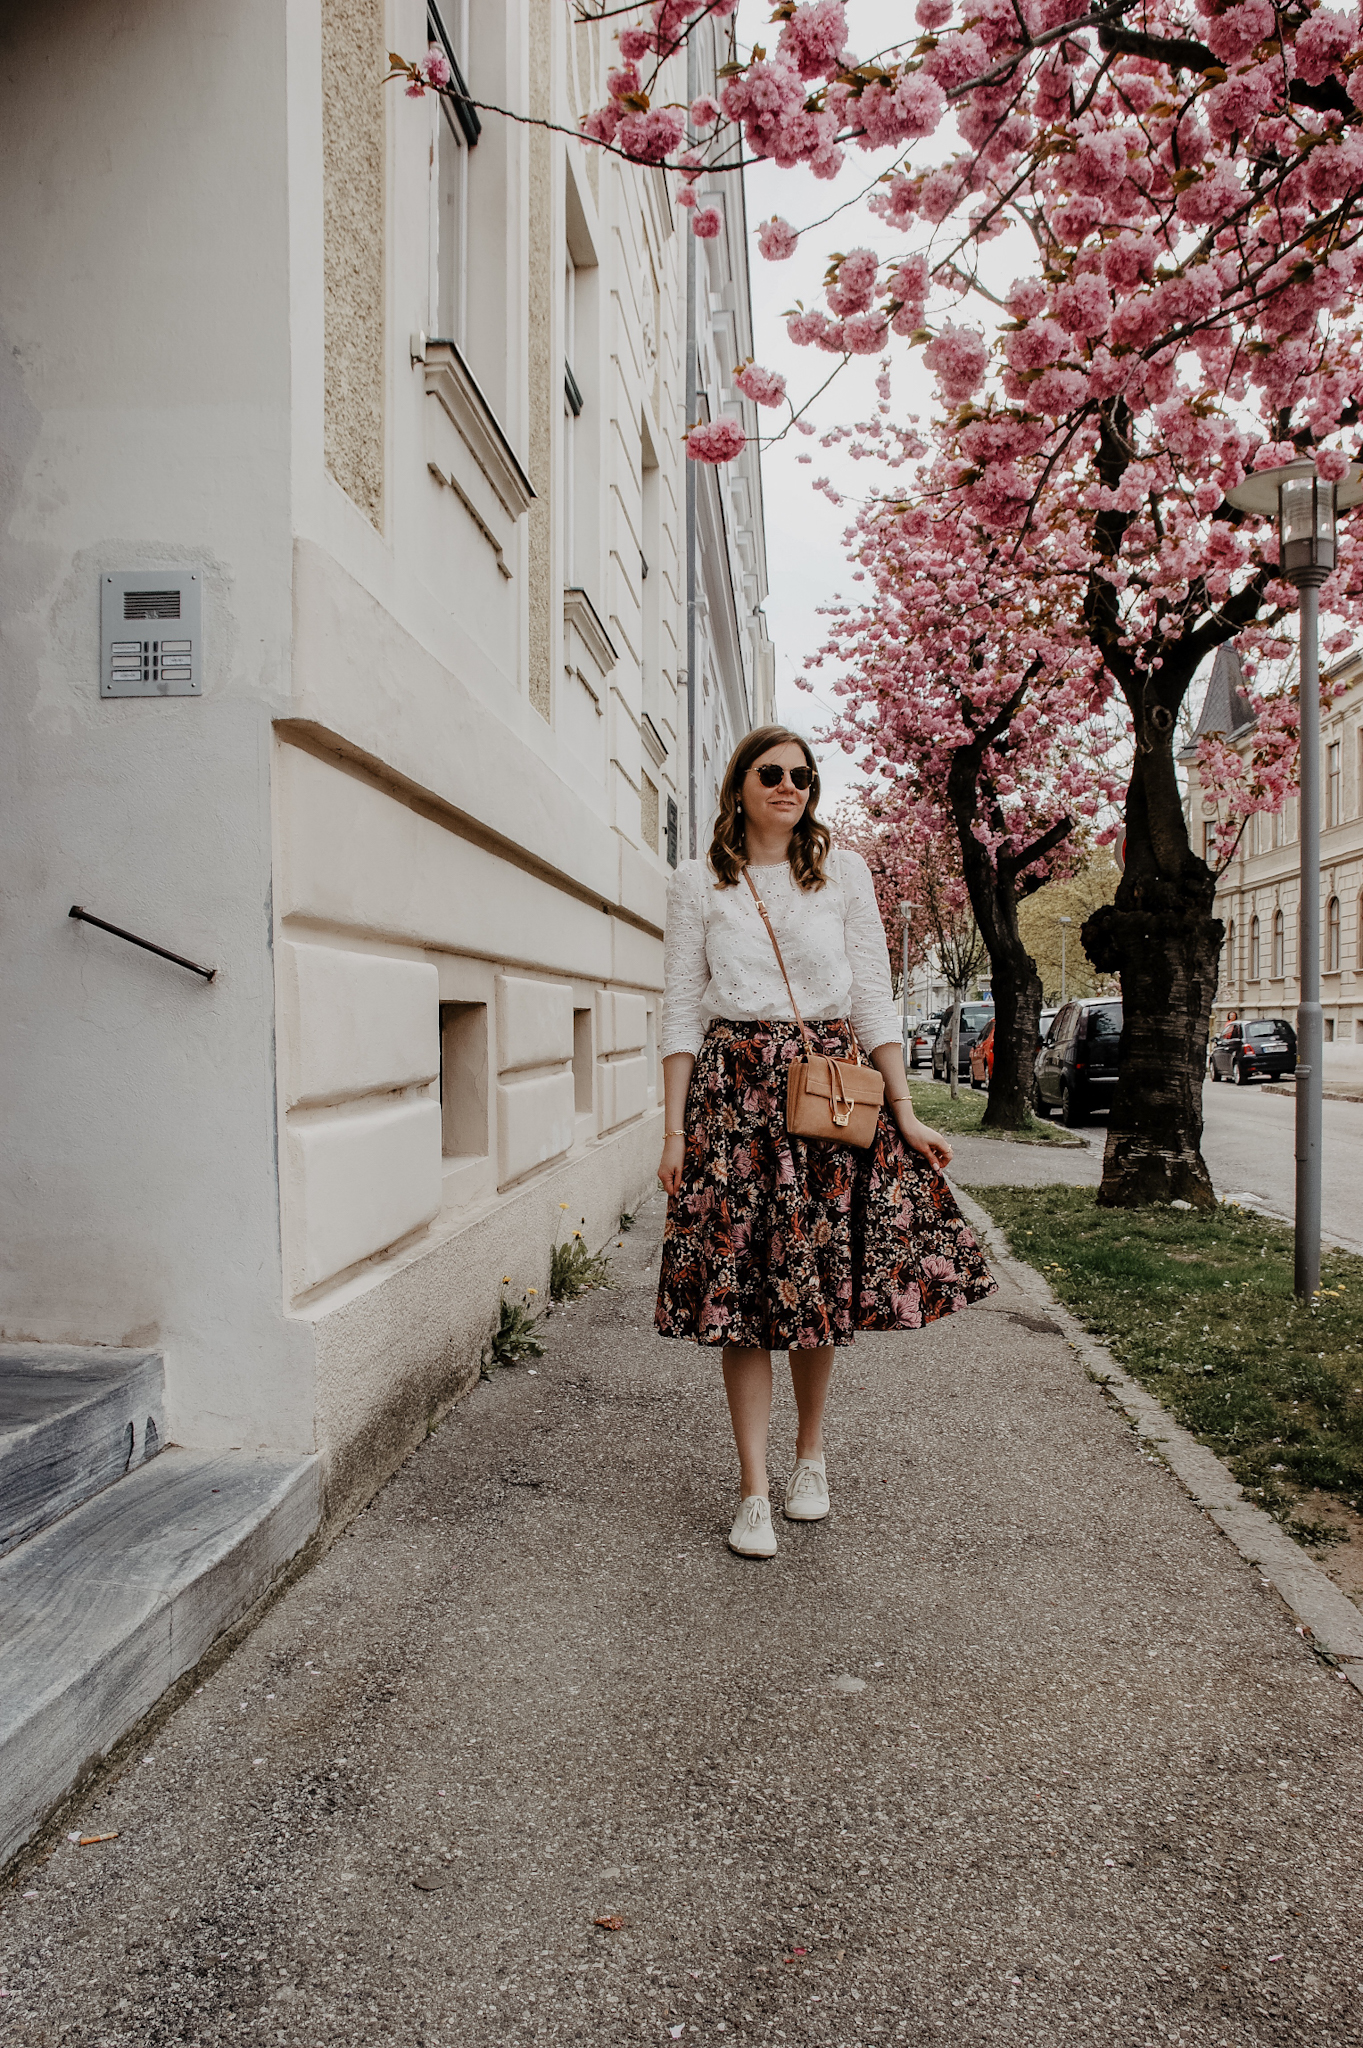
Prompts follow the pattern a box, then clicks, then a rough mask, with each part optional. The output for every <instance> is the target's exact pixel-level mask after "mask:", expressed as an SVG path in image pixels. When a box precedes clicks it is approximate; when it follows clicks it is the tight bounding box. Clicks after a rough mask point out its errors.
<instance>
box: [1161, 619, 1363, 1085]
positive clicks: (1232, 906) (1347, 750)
mask: <svg viewBox="0 0 1363 2048" xmlns="http://www.w3.org/2000/svg"><path fill="white" fill-rule="evenodd" d="M1325 681H1326V683H1327V685H1329V686H1330V687H1331V688H1332V691H1333V693H1334V694H1333V701H1332V702H1331V704H1330V706H1329V708H1328V709H1322V714H1321V768H1322V776H1321V820H1320V825H1321V839H1320V866H1321V906H1320V915H1321V926H1320V929H1321V1005H1322V1009H1323V1011H1324V1031H1325V1047H1324V1058H1325V1076H1326V1086H1327V1087H1328V1086H1329V1084H1330V1079H1331V1077H1332V1075H1334V1076H1336V1077H1337V1078H1339V1079H1340V1080H1344V1079H1346V1078H1347V1079H1348V1080H1349V1081H1350V1083H1351V1084H1355V1083H1357V1082H1358V1081H1360V1080H1363V654H1360V653H1353V654H1351V655H1349V656H1348V657H1347V658H1346V659H1345V660H1343V661H1341V662H1338V663H1337V664H1336V665H1335V667H1334V668H1333V669H1332V670H1330V671H1328V672H1327V674H1326V677H1325ZM1251 715H1252V714H1251V713H1250V708H1249V705H1248V703H1247V702H1246V701H1245V700H1244V699H1243V698H1240V697H1239V696H1238V694H1237V693H1236V690H1235V684H1234V677H1233V675H1232V674H1231V672H1230V671H1229V669H1226V668H1221V669H1214V670H1213V675H1212V680H1211V683H1210V685H1209V687H1208V691H1207V697H1206V701H1205V703H1204V705H1203V709H1202V713H1201V716H1200V718H1199V722H1198V727H1197V731H1198V733H1199V734H1200V733H1202V732H1207V731H1213V732H1221V733H1225V734H1227V735H1228V736H1229V737H1230V738H1231V739H1232V740H1233V741H1238V742H1239V743H1240V744H1241V745H1242V746H1248V745H1249V742H1250V738H1251V734H1252V726H1251V725H1250V723H1249V718H1250V716H1251ZM1183 759H1184V765H1185V767H1186V769H1187V775H1188V798H1187V804H1188V823H1189V836H1190V839H1191V840H1192V843H1193V845H1194V846H1195V847H1196V849H1197V851H1198V852H1199V853H1201V854H1203V856H1204V858H1209V859H1212V860H1214V858H1215V852H1214V848H1213V847H1212V844H1211V841H1212V834H1213V832H1214V830H1215V826H1216V820H1217V806H1216V803H1215V801H1214V799H1213V798H1211V797H1210V796H1206V795H1204V793H1203V790H1202V787H1201V784H1200V782H1199V779H1198V773H1197V765H1196V755H1195V752H1194V750H1193V749H1191V748H1190V749H1189V750H1188V751H1187V753H1186V754H1185V755H1184V757H1183ZM1300 803H1301V799H1300V796H1299V794H1298V793H1297V792H1296V791H1295V790H1294V791H1293V792H1292V793H1291V794H1290V795H1289V796H1288V798H1287V801H1286V803H1285V804H1284V805H1283V808H1282V810H1281V811H1278V812H1276V813H1273V812H1261V813H1259V814H1257V815H1256V816H1254V817H1252V818H1251V819H1250V820H1249V822H1248V823H1247V825H1246V827H1245V830H1244V832H1243V834H1242V835H1241V838H1240V843H1239V846H1238V847H1237V849H1236V852H1235V855H1234V858H1233V859H1232V860H1231V862H1230V864H1229V866H1228V867H1227V868H1226V870H1225V872H1224V873H1223V874H1222V876H1221V878H1220V880H1219V882H1218V884H1217V891H1216V914H1217V916H1218V917H1219V918H1221V919H1222V920H1223V922H1224V924H1225V927H1226V935H1225V942H1224V945H1223V949H1222V955H1221V974H1220V979H1219V982H1218V986H1217V991H1216V1001H1215V1007H1214V1010H1213V1029H1214V1030H1215V1029H1219V1028H1220V1026H1221V1025H1222V1024H1223V1023H1224V1022H1225V1019H1226V1017H1227V1015H1228V1014H1229V1013H1230V1012H1231V1011H1232V1010H1234V1011H1235V1012H1236V1013H1237V1014H1238V1015H1239V1016H1240V1017H1241V1018H1243V1019H1249V1018H1257V1017H1285V1018H1286V1019H1287V1021H1288V1022H1289V1023H1292V1022H1294V1021H1295V1017H1296V1010H1297V1004H1298V1001H1299V1000H1300V983H1299V980H1298V971H1299V970H1298V944H1299V939H1300V902H1301V879H1300V878H1301V851H1300V837H1299V832H1300Z"/></svg>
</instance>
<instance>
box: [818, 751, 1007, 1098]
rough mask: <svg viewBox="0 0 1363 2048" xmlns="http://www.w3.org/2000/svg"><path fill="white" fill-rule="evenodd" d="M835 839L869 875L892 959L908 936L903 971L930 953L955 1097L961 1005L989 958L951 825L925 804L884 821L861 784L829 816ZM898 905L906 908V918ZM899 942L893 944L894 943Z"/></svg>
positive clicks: (873, 794) (875, 798)
mask: <svg viewBox="0 0 1363 2048" xmlns="http://www.w3.org/2000/svg"><path fill="white" fill-rule="evenodd" d="M833 837H834V839H835V840H836V842H837V843H838V844H839V845H840V846H850V847H851V848H852V849H853V851H854V852H857V853H859V854H860V855H861V856H862V859H863V860H864V861H865V862H866V865H867V866H868V867H869V868H870V870H871V879H872V880H873V882H874V883H875V890H876V901H877V903H878V904H879V906H880V915H881V918H882V920H883V922H884V925H885V934H886V937H887V939H888V940H889V941H890V950H891V957H894V956H895V954H896V952H898V954H899V955H900V957H902V954H903V937H904V933H905V931H906V930H907V932H908V938H909V970H910V972H911V973H912V971H913V969H914V968H915V967H918V966H921V965H922V963H923V962H924V961H925V960H927V958H928V956H929V954H933V955H935V956H936V961H937V970H938V973H939V974H940V975H941V977H942V979H943V980H944V981H945V982H946V985H947V987H948V988H949V989H950V990H951V992H952V998H953V1005H952V1007H953V1010H954V1013H955V1014H954V1016H953V1018H952V1030H951V1065H950V1081H951V1092H952V1094H953V1095H956V1094H958V1093H959V1082H960V1036H961V999H962V997H963V996H964V995H965V993H966V991H967V990H968V989H969V988H970V986H971V984H972V983H973V982H975V981H976V980H978V978H979V975H980V972H981V970H982V969H983V968H984V966H985V965H986V963H987V961H988V958H989V954H988V949H987V948H986V946H985V943H984V939H983V937H982V936H981V933H980V928H979V926H978V925H977V924H976V922H975V918H974V913H973V912H972V910H971V907H970V894H969V891H968V890H967V888H966V885H965V877H964V875H963V874H962V873H961V864H960V858H959V851H960V850H959V848H958V846H957V843H956V837H955V834H954V833H953V832H952V830H951V827H950V821H949V820H947V819H944V818H942V817H941V816H939V815H937V814H936V813H935V812H934V811H933V808H932V806H931V804H930V803H929V802H928V801H927V800H926V799H923V800H920V801H919V802H918V803H916V804H911V805H908V806H897V807H896V809H895V814H894V815H893V817H887V816H886V811H885V804H884V802H883V800H882V796H881V792H880V790H879V789H878V788H877V787H876V786H875V785H874V784H867V785H865V786H863V787H862V788H861V789H859V790H857V791H855V792H854V793H853V794H852V795H851V796H850V797H849V798H848V799H847V800H846V801H845V802H844V803H843V804H842V806H841V807H840V808H839V809H838V810H837V811H836V812H835V813H834V816H833ZM902 903H908V904H911V905H912V910H911V913H910V915H909V917H908V919H907V920H906V919H905V917H904V914H903V912H902V911H901V909H900V907H899V906H900V905H901V904H902ZM896 942H897V943H896Z"/></svg>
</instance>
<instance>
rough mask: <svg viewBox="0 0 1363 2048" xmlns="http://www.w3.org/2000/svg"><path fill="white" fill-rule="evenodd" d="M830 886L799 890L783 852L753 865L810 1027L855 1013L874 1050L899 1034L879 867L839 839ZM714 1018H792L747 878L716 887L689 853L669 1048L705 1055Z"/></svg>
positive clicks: (677, 901) (669, 959) (671, 912)
mask: <svg viewBox="0 0 1363 2048" xmlns="http://www.w3.org/2000/svg"><path fill="white" fill-rule="evenodd" d="M824 873H825V876H826V877H827V880H826V883H825V886H824V887H823V888H822V889H811V890H804V889H801V888H800V886H799V884H798V883H797V882H796V880H795V878H794V876H793V875H792V874H791V872H790V868H789V865H788V864H787V863H786V862H785V861H783V862H782V863H781V865H780V866H779V867H761V868H759V867H754V868H753V870H752V878H753V881H754V883H755V884H756V887H757V891H758V894H759V895H760V896H761V898H762V901H763V902H764V903H765V904H766V907H767V915H768V917H770V919H771V921H772V925H773V928H774V929H775V932H776V936H777V938H778V939H779V940H780V942H781V952H782V954H783V955H784V958H785V963H786V972H787V973H788V974H789V976H790V982H791V987H792V988H793V989H794V991H795V1000H796V1002H797V1003H798V1004H799V1006H800V1013H801V1015H802V1016H803V1018H804V1020H805V1022H806V1023H807V1024H812V1023H814V1022H815V1021H820V1022H823V1021H826V1020H831V1019H832V1018H834V1017H850V1019H851V1022H852V1028H853V1030H854V1031H855V1032H856V1034H857V1037H858V1039H859V1040H860V1041H861V1044H862V1046H863V1047H864V1048H865V1050H866V1051H867V1052H870V1051H872V1050H874V1048H875V1047H876V1046H878V1045H886V1044H889V1043H890V1042H891V1041H892V1040H897V1039H898V1038H899V1035H900V1022H899V1017H898V1014H897V1013H896V1010H895V1006H894V997H893V995H892V993H891V989H890V956H889V950H888V947H887V945H886V941H885V927H884V925H883V924H882V922H881V917H880V910H879V907H878V905H877V903H876V893H875V885H874V883H873V882H872V880H871V871H870V869H869V868H868V867H867V865H866V863H865V861H864V860H863V859H862V858H861V856H860V854H857V853H852V852H850V851H848V850H847V849H846V848H844V847H834V848H833V849H832V851H831V852H830V853H829V855H828V859H827V862H826V864H825V868H824ZM715 1017H732V1018H735V1019H738V1020H740V1021H749V1020H755V1019H760V1018H773V1019H775V1018H779V1019H782V1020H783V1021H785V1022H787V1023H790V1022H792V1021H793V1019H792V1016H791V1008H790V997H789V996H788V995H787V994H786V987H785V983H784V982H783V981H782V979H781V970H780V968H779V967H778V966H777V964H776V954H775V953H774V951H773V950H772V943H771V940H770V939H769V938H768V936H767V930H766V926H765V925H764V924H763V922H762V919H761V917H760V916H759V915H758V910H757V905H756V904H755V903H754V902H753V899H752V892H751V891H750V890H749V888H748V887H747V884H746V883H744V882H741V881H740V882H739V883H738V884H737V885H736V886H735V887H734V888H729V889H717V888H716V887H715V877H714V874H713V872H712V871H711V869H710V867H709V865H708V863H707V862H705V861H700V860H692V861H686V862H684V863H683V864H682V866H680V867H679V868H678V869H677V870H676V872H675V873H674V875H673V876H672V880H671V883H670V885H669V887H668V893H667V926H666V932H665V935H664V941H663V1021H662V1033H661V1039H662V1057H663V1058H664V1059H667V1058H668V1057H669V1055H670V1054H672V1053H674V1052H689V1053H697V1052H699V1051H700V1047H701V1041H702V1039H703V1038H704V1036H705V1030H706V1026H707V1025H708V1024H709V1023H710V1021H711V1019H712V1018H715Z"/></svg>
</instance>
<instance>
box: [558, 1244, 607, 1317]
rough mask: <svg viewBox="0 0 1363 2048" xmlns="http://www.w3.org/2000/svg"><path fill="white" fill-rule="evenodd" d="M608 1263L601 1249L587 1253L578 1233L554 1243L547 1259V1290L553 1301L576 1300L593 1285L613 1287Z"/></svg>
mask: <svg viewBox="0 0 1363 2048" xmlns="http://www.w3.org/2000/svg"><path fill="white" fill-rule="evenodd" d="M614 1285H615V1282H614V1281H613V1280H612V1279H611V1262H610V1259H609V1257H608V1256H607V1254H606V1253H605V1252H589V1251H588V1250H587V1246H586V1244H585V1242H584V1240H583V1236H582V1232H581V1231H580V1230H575V1231H574V1232H573V1234H572V1236H571V1237H570V1238H569V1239H568V1241H567V1243H566V1244H556V1245H555V1246H554V1249H553V1252H552V1253H551V1255H550V1259H549V1292H550V1294H551V1295H552V1297H553V1299H554V1300H555V1301H576V1300H577V1297H578V1295H579V1294H586V1293H587V1292H588V1291H589V1289H591V1288H593V1287H613V1286H614Z"/></svg>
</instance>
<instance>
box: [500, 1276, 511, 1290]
mask: <svg viewBox="0 0 1363 2048" xmlns="http://www.w3.org/2000/svg"><path fill="white" fill-rule="evenodd" d="M502 1285H503V1287H509V1286H510V1285H511V1275H510V1274H509V1273H503V1275H502Z"/></svg>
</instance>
